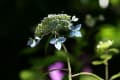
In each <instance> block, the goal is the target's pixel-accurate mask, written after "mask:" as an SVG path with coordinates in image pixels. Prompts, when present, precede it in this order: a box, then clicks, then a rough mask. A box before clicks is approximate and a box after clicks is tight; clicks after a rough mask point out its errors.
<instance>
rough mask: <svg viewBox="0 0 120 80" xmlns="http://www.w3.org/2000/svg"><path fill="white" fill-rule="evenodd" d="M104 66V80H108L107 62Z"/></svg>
mask: <svg viewBox="0 0 120 80" xmlns="http://www.w3.org/2000/svg"><path fill="white" fill-rule="evenodd" d="M104 64H105V80H108V78H109V70H108V68H109V67H108V61H106V62H105V63H104Z"/></svg>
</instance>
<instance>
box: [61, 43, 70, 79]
mask: <svg viewBox="0 0 120 80" xmlns="http://www.w3.org/2000/svg"><path fill="white" fill-rule="evenodd" d="M62 46H63V49H64V51H65V53H68V51H67V48H66V47H65V45H64V44H63V45H62ZM67 65H68V79H69V80H72V71H71V65H70V58H69V57H67Z"/></svg>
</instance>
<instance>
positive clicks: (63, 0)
mask: <svg viewBox="0 0 120 80" xmlns="http://www.w3.org/2000/svg"><path fill="white" fill-rule="evenodd" d="M58 13H65V14H69V15H76V16H77V17H79V22H78V23H81V24H82V30H81V31H82V34H83V37H82V38H81V39H68V40H67V41H66V43H65V45H66V47H67V48H68V50H69V51H70V53H71V55H72V56H74V58H77V62H76V63H75V65H76V67H77V69H76V70H74V69H73V71H74V72H77V70H80V69H82V67H81V65H80V64H81V63H82V62H81V59H79V58H80V57H81V54H82V53H83V54H86V55H87V56H88V57H91V56H92V55H94V53H95V51H94V49H95V45H96V44H97V43H98V41H100V40H107V39H112V40H114V42H115V44H114V46H115V47H117V48H118V49H120V0H110V3H109V6H108V7H107V8H105V9H102V8H100V6H99V4H98V0H0V20H1V21H0V38H1V39H0V42H1V43H0V44H1V49H2V50H1V52H0V53H1V55H4V56H5V58H3V59H2V62H3V67H4V66H5V70H7V74H8V77H6V78H8V80H20V78H19V73H20V72H21V71H22V70H24V69H31V67H32V66H33V65H32V64H31V61H34V60H35V62H36V64H37V61H38V63H41V61H42V60H43V58H44V59H45V60H48V58H50V60H51V59H54V58H55V57H53V56H55V54H54V53H55V52H54V47H51V46H48V44H47V43H46V42H47V40H48V38H47V37H46V38H45V39H44V40H43V42H42V43H41V44H40V45H39V46H38V47H36V48H34V49H30V48H29V47H28V46H26V43H27V40H28V38H29V37H32V36H33V33H34V29H35V26H36V25H37V24H38V23H39V22H40V21H41V20H42V19H43V18H44V17H45V16H47V15H48V14H58ZM71 43H72V44H71ZM72 45H74V46H73V47H69V46H72ZM46 46H47V48H46ZM47 49H48V50H47ZM72 53H75V54H72ZM119 58H120V54H119V55H117V56H114V57H113V59H112V60H110V75H112V74H114V73H117V72H118V71H120V68H119V67H120V65H119V64H120V60H119ZM37 59H38V60H37ZM39 59H40V61H39ZM89 59H90V60H91V58H88V61H87V62H89ZM6 60H7V62H6ZM55 60H56V59H54V60H53V62H54V61H55ZM60 60H61V59H60ZM35 62H34V63H35ZM73 62H74V60H73ZM6 63H8V64H6ZM45 63H46V64H44V69H45V70H46V68H47V66H48V65H49V64H51V63H52V60H51V62H50V63H48V64H47V62H45ZM41 64H42V63H41ZM82 64H85V63H84V62H83V63H82ZM72 65H74V64H73V63H72ZM90 65H91V64H90ZM72 67H73V68H74V67H75V66H72ZM79 67H80V68H79ZM91 67H92V69H93V72H94V73H96V74H98V75H100V76H101V77H104V73H103V72H104V71H103V68H104V66H103V65H101V66H92V65H91ZM5 75H6V73H5ZM5 80H6V79H5Z"/></svg>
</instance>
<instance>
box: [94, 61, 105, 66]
mask: <svg viewBox="0 0 120 80" xmlns="http://www.w3.org/2000/svg"><path fill="white" fill-rule="evenodd" d="M103 63H104V62H103V61H93V62H92V64H93V65H101V64H103Z"/></svg>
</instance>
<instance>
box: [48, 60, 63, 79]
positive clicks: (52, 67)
mask: <svg viewBox="0 0 120 80" xmlns="http://www.w3.org/2000/svg"><path fill="white" fill-rule="evenodd" d="M63 67H64V64H63V63H62V62H56V63H54V64H52V65H50V66H49V67H48V70H49V71H50V72H49V76H50V78H51V80H62V79H63V77H64V73H63V72H62V71H61V70H60V69H62V68H63ZM55 69H56V70H55ZM51 70H53V71H51Z"/></svg>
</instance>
